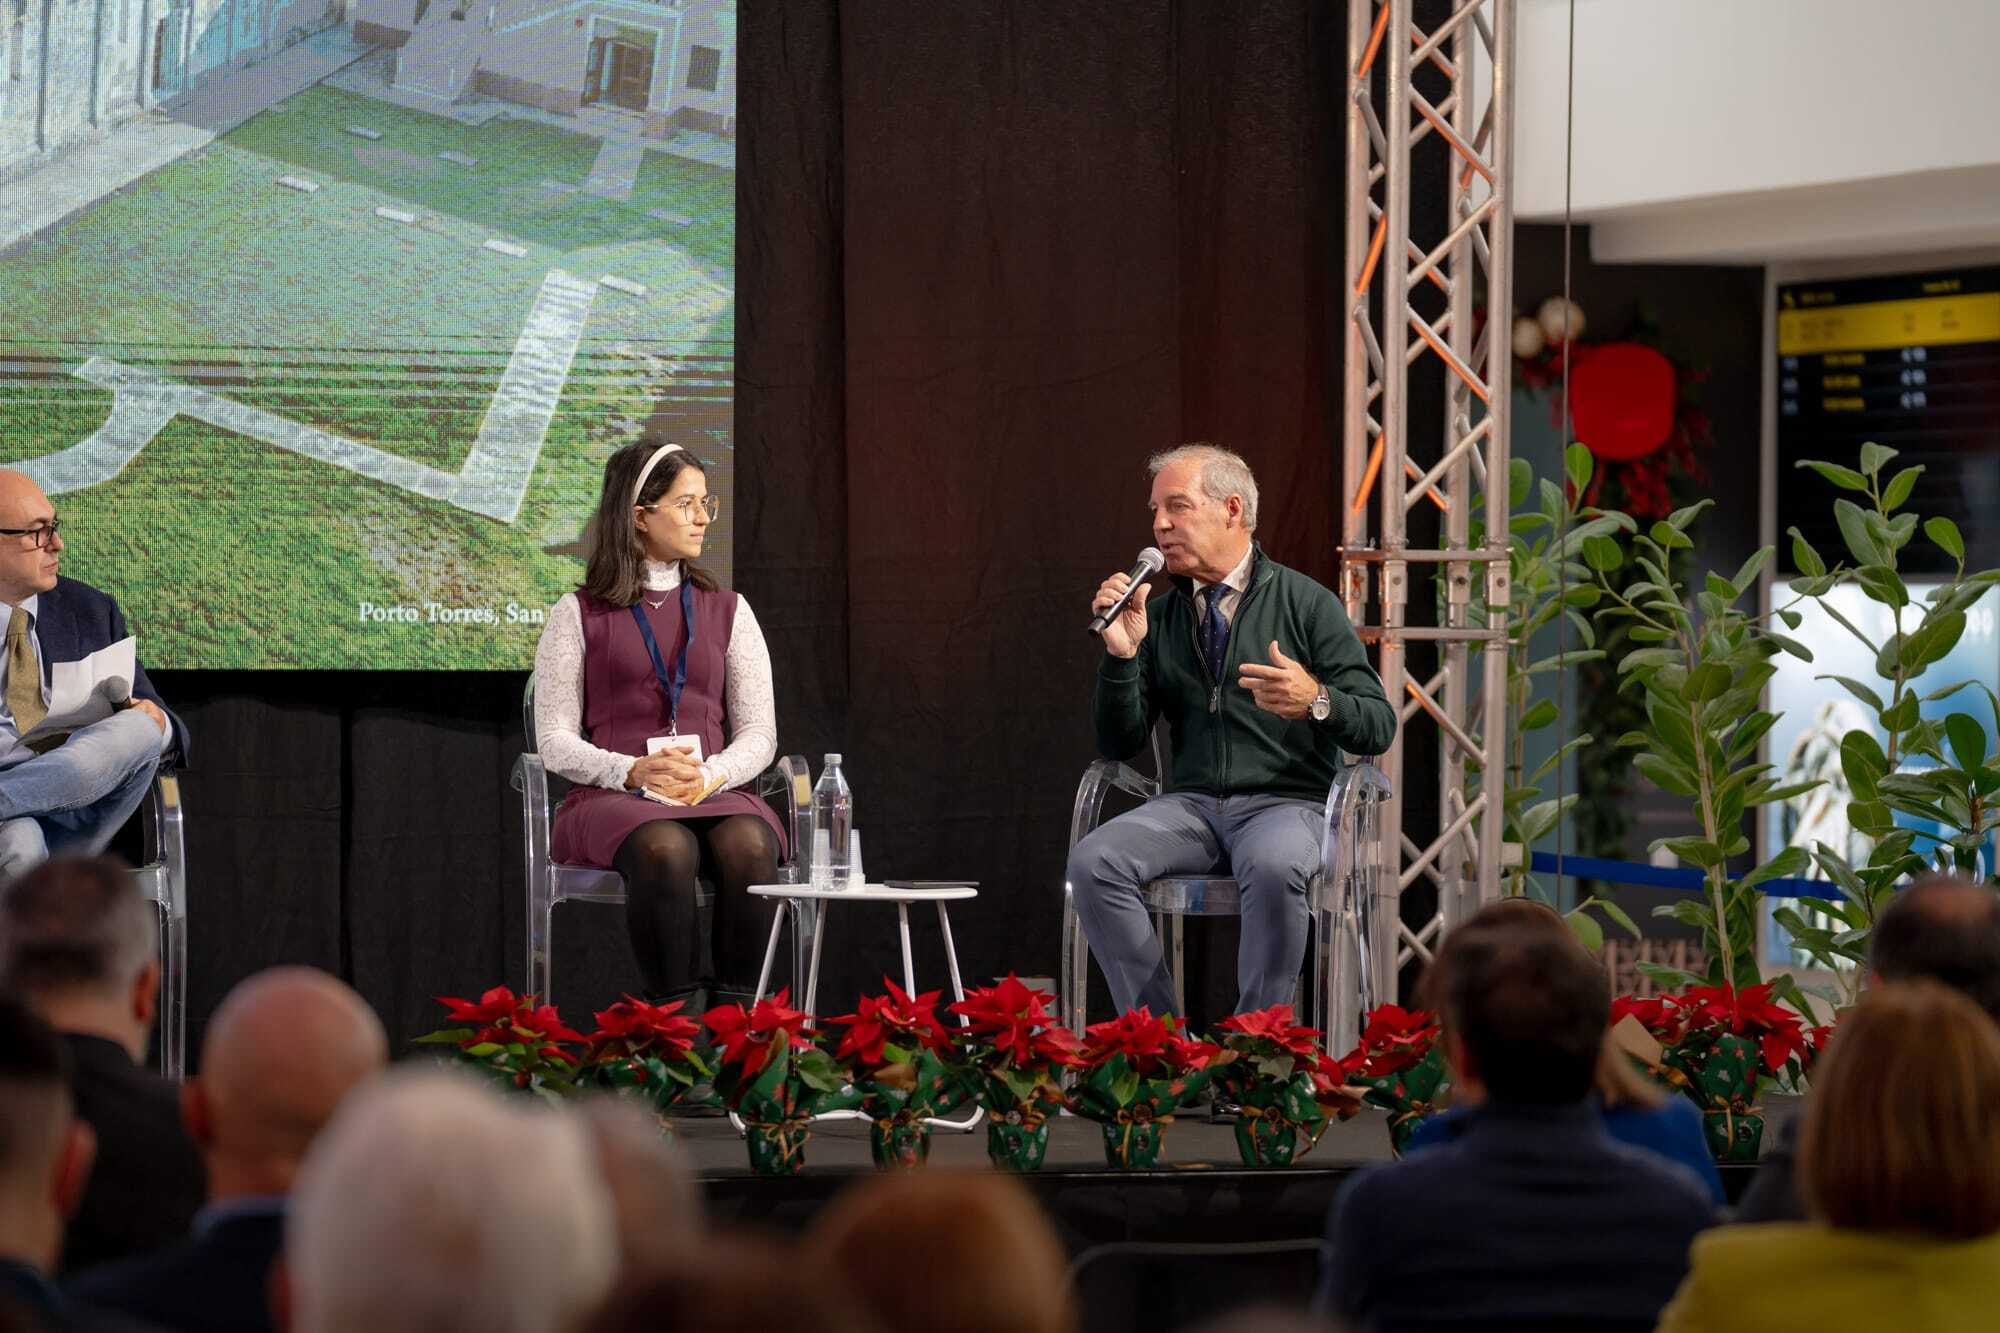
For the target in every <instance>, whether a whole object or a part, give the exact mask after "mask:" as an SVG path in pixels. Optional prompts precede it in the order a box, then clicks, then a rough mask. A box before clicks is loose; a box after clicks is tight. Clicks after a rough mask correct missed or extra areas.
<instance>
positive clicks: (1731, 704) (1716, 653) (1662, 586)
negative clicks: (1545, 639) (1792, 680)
mask: <svg viewBox="0 0 2000 1333" xmlns="http://www.w3.org/2000/svg"><path fill="white" fill-rule="evenodd" d="M1710 503H1711V502H1710V501H1708V500H1702V501H1700V502H1699V503H1696V504H1693V505H1689V506H1686V507H1685V508H1682V509H1677V510H1675V511H1674V512H1673V514H1671V515H1670V516H1669V517H1668V518H1667V519H1665V520H1664V521H1662V522H1658V523H1655V524H1653V525H1652V527H1651V528H1650V529H1649V530H1648V531H1647V532H1645V533H1635V535H1634V536H1633V537H1632V540H1631V562H1630V566H1629V570H1630V572H1629V573H1626V574H1622V575H1621V576H1620V577H1618V578H1614V574H1619V573H1620V571H1618V570H1617V569H1616V568H1615V567H1608V566H1609V565H1610V562H1609V561H1608V560H1607V561H1604V562H1600V563H1599V564H1598V565H1596V566H1594V567H1593V573H1594V577H1595V578H1596V580H1597V582H1598V586H1599V588H1600V589H1601V591H1602V594H1603V598H1604V603H1605V607H1604V614H1606V615H1610V616H1614V617H1618V618H1622V619H1623V620H1624V621H1625V622H1626V623H1627V625H1628V627H1629V629H1630V632H1631V635H1632V637H1633V639H1634V640H1636V641H1639V642H1642V643H1644V644H1646V645H1647V646H1645V647H1641V648H1637V649H1635V650H1634V651H1631V652H1628V653H1626V654H1625V656H1624V657H1623V659H1622V660H1620V662H1619V663H1618V670H1619V674H1620V675H1621V677H1622V678H1623V683H1622V688H1624V689H1627V690H1630V691H1632V692H1633V693H1635V694H1636V695H1637V696H1638V698H1639V699H1640V700H1641V701H1642V702H1643V704H1644V707H1645V713H1646V725H1645V726H1642V727H1635V728H1633V729H1632V730H1630V731H1628V732H1626V733H1625V735H1624V736H1622V737H1621V738H1620V739H1619V744H1620V745H1622V746H1626V747H1629V748H1630V749H1631V750H1632V751H1634V754H1633V760H1632V763H1633V767H1634V768H1636V769H1637V770H1638V771H1639V772H1640V773H1643V774H1644V775H1645V776H1646V777H1648V778H1649V779H1651V780H1652V781H1653V782H1655V783H1656V784H1658V785H1659V786H1660V787H1661V788H1663V789H1664V790H1666V791H1669V792H1672V793H1674V794H1676V795H1679V796H1684V797H1686V798H1688V799H1689V800H1691V801H1692V802H1693V803H1694V813H1695V816H1696V821H1697V823H1698V825H1699V827H1700V832H1698V833H1696V834H1693V835H1689V836H1684V837H1674V838H1661V839H1659V840H1657V841H1655V842H1654V843H1653V846H1654V848H1655V849H1656V850H1657V849H1659V848H1665V849H1666V850H1668V851H1671V852H1672V853H1674V855H1676V856H1678V857H1679V858H1680V859H1681V860H1683V861H1686V862H1688V863H1689V864H1691V865H1693V866H1695V867H1697V868H1699V869H1700V870H1701V871H1702V873H1703V878H1704V879H1705V880H1706V892H1705V895H1704V897H1703V898H1701V899H1687V900H1683V901H1680V902H1676V903H1672V904H1669V905H1667V906H1665V907H1663V908H1661V909H1658V911H1659V914H1660V915H1663V916H1668V917H1671V918H1673V919H1675V920H1677V921H1681V922H1683V923H1685V924H1688V925H1693V926H1695V927H1697V928H1699V929H1700V930H1701V932H1702V935H1703V939H1704V941H1705V943H1706V944H1707V946H1708V949H1709V958H1710V962H1709V974H1708V977H1707V980H1709V981H1710V982H1712V983H1714V984H1718V985H1734V986H1737V987H1746V986H1753V985H1756V984H1758V982H1759V981H1760V980H1761V979H1762V977H1761V972H1760V970H1759V967H1758V962H1757V948H1756V939H1757V901H1758V893H1757V886H1758V885H1759V884H1761V883H1763V882H1764V881H1765V880H1768V879H1775V878H1779V877H1782V876H1786V875H1793V874H1797V873H1798V872H1799V871H1800V870H1802V869H1804V867H1805V864H1806V858H1805V855H1804V853H1802V852H1799V851H1797V850H1795V849H1792V850H1787V851H1786V852H1783V853H1781V854H1780V855H1778V856H1777V857H1774V858H1773V859H1772V860H1770V861H1768V862H1766V863H1764V864H1763V865H1760V866H1758V867H1757V868H1756V869H1755V870H1753V871H1752V872H1751V873H1750V874H1748V875H1746V876H1744V877H1742V878H1741V879H1735V880H1732V879H1731V878H1730V874H1729V862H1730V860H1731V858H1734V857H1740V856H1743V855H1745V854H1746V853H1748V852H1749V851H1750V840H1749V839H1748V838H1747V837H1745V836H1744V833H1743V821H1744V818H1745V816H1746V815H1748V814H1749V813H1750V812H1751V811H1753V810H1755V809H1756V808H1757V807H1758V806H1762V805H1769V804H1771V803H1773V802H1776V801H1782V800H1785V799H1787V798H1788V797H1790V796H1793V795H1796V794H1798V792H1800V791H1803V790H1808V789H1809V787H1791V788H1788V787H1784V786H1781V785H1779V784H1778V783H1777V782H1776V781H1775V780H1774V779H1772V778H1771V777H1770V776H1768V774H1769V771H1770V765H1768V764H1762V763H1758V762H1757V742H1758V740H1759V739H1760V738H1761V737H1762V736H1763V735H1764V733H1765V732H1766V731H1768V730H1770V728H1771V725H1772V723H1773V722H1774V721H1775V720H1776V718H1775V717H1774V715H1772V714H1770V713H1768V712H1765V711H1764V710H1763V708H1762V707H1761V702H1762V698H1763V692H1764V685H1765V683H1766V682H1767V681H1768V680H1769V679H1770V678H1771V676H1772V674H1773V672H1774V668H1773V666H1772V664H1771V658H1773V657H1774V656H1776V655H1777V654H1778V653H1781V652H1784V653H1791V654H1794V655H1796V656H1799V657H1801V658H1803V659H1805V660H1807V661H1810V660H1811V656H1812V655H1811V652H1810V650H1809V649H1807V648H1806V647H1805V646H1804V645H1803V644H1799V643H1797V642H1795V641H1793V640H1790V639H1786V638H1785V637H1784V636H1782V635H1774V634H1772V633H1771V632H1769V631H1768V630H1767V629H1766V628H1765V627H1764V625H1763V623H1762V622H1761V621H1760V620H1759V618H1757V617H1755V616H1753V615H1752V614H1750V613H1749V612H1747V611H1745V610H1743V609H1742V608H1741V607H1740V606H1739V605H1738V603H1739V602H1741V601H1742V600H1743V598H1744V597H1745V595H1746V594H1750V593H1751V592H1752V591H1753V590H1754V589H1755V587H1756V585H1757V579H1758V576H1759V575H1760V574H1761V573H1762V570H1763V567H1764V564H1765V563H1766V562H1767V561H1768V560H1769V559H1770V556H1771V552H1770V550H1769V549H1768V548H1767V549H1765V550H1762V551H1759V552H1758V553H1757V554H1756V555H1754V556H1752V557H1751V558H1750V559H1749V560H1748V561H1746V562H1745V563H1744V565H1743V567H1742V568H1741V569H1739V570H1737V571H1736V574H1735V575H1734V576H1733V577H1729V578H1725V577H1723V576H1722V575H1720V574H1716V573H1712V572H1711V573H1709V574H1708V575H1707V576H1706V578H1705V579H1704V580H1703V583H1702V587H1701V589H1700V591H1698V592H1695V591H1692V590H1691V588H1690V586H1689V584H1690V582H1691V580H1687V579H1684V578H1681V577H1680V576H1678V575H1677V574H1675V573H1673V572H1671V566H1672V556H1673V553H1674V552H1675V551H1677V550H1683V549H1686V548H1688V547H1690V546H1692V541H1691V540H1690V539H1689V537H1688V536H1687V529H1688V527H1689V526H1690V525H1691V524H1692V523H1693V522H1694V520H1695V519H1696V518H1697V517H1699V516H1700V514H1701V513H1702V511H1703V510H1704V509H1706V508H1707V507H1708V505H1709V504H1710ZM1631 526H1636V525H1631ZM1621 583H1622V586H1621ZM1810 785H1817V784H1810Z"/></svg>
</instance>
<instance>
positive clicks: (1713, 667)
mask: <svg viewBox="0 0 2000 1333" xmlns="http://www.w3.org/2000/svg"><path fill="white" fill-rule="evenodd" d="M1730 681H1731V676H1730V674H1729V668H1728V667H1726V666H1723V665H1722V664H1721V663H1720V662H1703V663H1702V664H1701V665H1700V666H1698V667H1696V668H1695V669H1694V670H1693V671H1691V672H1689V673H1688V678H1687V684H1685V685H1683V686H1681V698H1683V699H1685V700H1687V701H1688V702H1689V703H1707V702H1708V701H1709V700H1710V699H1714V698H1717V697H1719V696H1720V695H1721V694H1722V692H1723V691H1724V690H1727V689H1728V688H1729V685H1730Z"/></svg>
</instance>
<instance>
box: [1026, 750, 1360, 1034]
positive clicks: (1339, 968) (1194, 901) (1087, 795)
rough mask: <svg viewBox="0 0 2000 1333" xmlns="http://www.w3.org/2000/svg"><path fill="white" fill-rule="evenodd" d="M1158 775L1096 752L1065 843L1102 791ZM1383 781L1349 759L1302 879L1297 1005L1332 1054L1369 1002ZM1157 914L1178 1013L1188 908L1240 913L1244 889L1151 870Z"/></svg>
mask: <svg viewBox="0 0 2000 1333" xmlns="http://www.w3.org/2000/svg"><path fill="white" fill-rule="evenodd" d="M1151 748H1152V754H1153V771H1154V772H1156V773H1165V772H1167V771H1168V770H1167V765H1168V759H1167V752H1166V737H1165V733H1164V732H1163V731H1155V732H1154V734H1153V741H1152V747H1151ZM1160 790H1161V783H1160V782H1159V780H1158V779H1155V778H1149V777H1146V776H1145V775H1144V774H1142V773H1140V772H1139V771H1138V770H1136V769H1134V768H1133V767H1132V766H1131V765H1130V764H1123V763H1116V762H1114V761H1111V760H1108V759H1100V760H1098V761H1097V762H1096V763H1094V764H1092V765H1091V766H1090V767H1089V768H1087V769H1085V770H1084V774H1083V781H1082V782H1080V783H1079V784H1078V785H1077V789H1076V805H1075V807H1074V809H1073V810H1072V812H1071V817H1070V830H1069V845H1070V846H1071V847H1075V846H1076V844H1077V843H1079V842H1081V841H1083V839H1084V838H1085V837H1086V836H1087V835H1088V834H1089V833H1090V832H1091V830H1093V829H1095V828H1096V827H1097V825H1098V823H1099V821H1100V820H1101V818H1102V815H1103V807H1104V798H1105V797H1106V796H1108V795H1110V794H1111V792H1113V791H1122V792H1125V793H1126V794H1128V795H1131V796H1135V797H1137V798H1138V799H1139V800H1141V801H1150V800H1152V799H1153V798H1154V797H1155V796H1158V795H1159V794H1160ZM1388 794H1389V780H1388V778H1386V777H1384V776H1383V774H1382V770H1381V769H1379V768H1377V767H1375V765H1374V764H1373V763H1372V762H1370V761H1369V760H1367V759H1356V760H1353V761H1350V762H1349V763H1348V764H1346V765H1345V766H1344V767H1343V768H1342V769H1341V771H1340V776H1339V777H1338V778H1336V779H1335V780H1334V783H1333V786H1332V787H1331V788H1330V789H1329V790H1328V791H1327V794H1326V809H1325V812H1324V816H1323V819H1322V823H1321V826H1320V870H1319V873H1318V874H1316V875H1315V876H1313V878H1312V881H1311V883H1310V884H1309V885H1308V886H1307V898H1308V901H1309V903H1310V905H1311V909H1312V935H1313V945H1312V963H1313V972H1312V981H1311V983H1310V986H1309V993H1308V994H1307V995H1306V997H1305V1001H1306V1002H1305V1003H1304V1004H1303V1005H1301V1006H1298V1007H1299V1008H1300V1009H1302V1010H1303V1011H1304V1013H1305V1015H1306V1021H1307V1022H1308V1023H1309V1024H1311V1025H1312V1026H1313V1027H1316V1028H1319V1029H1320V1030H1321V1031H1323V1032H1324V1033H1326V1044H1327V1046H1328V1048H1329V1049H1331V1050H1333V1051H1335V1052H1336V1053H1340V1052H1344V1051H1347V1050H1349V1049H1351V1048H1352V1047H1353V1045H1354V1043H1355V1042H1356V1041H1358V1040H1359V1039H1360V1026H1361V1017H1362V1015H1363V1014H1365V1013H1367V1011H1368V1010H1369V1009H1371V1008H1373V1007H1374V1005H1375V997H1374V987H1373V983H1372V981H1371V980H1370V967H1369V963H1370V961H1371V959H1370V951H1371V948H1372V947H1373V936H1372V929H1373V924H1374V923H1373V921H1372V913H1373V911H1374V907H1375V904H1374V898H1375V896H1376V894H1377V892H1379V891H1380V889H1381V881H1380V867H1381V866H1382V865H1383V864H1384V861H1383V857H1384V854H1385V844H1384V842H1383V836H1384V835H1383V829H1382V804H1383V801H1384V799H1385V798H1386V797H1387V796H1388ZM1072 894H1073V890H1072V888H1071V886H1070V885H1069V884H1067V883H1065V884H1064V885H1063V923H1062V961H1061V967H1060V972H1059V975H1058V977H1057V980H1056V986H1057V990H1058V992H1059V998H1060V1002H1061V1007H1062V1014H1063V1021H1064V1022H1065V1023H1067V1024H1068V1025H1069V1027H1070V1028H1071V1029H1072V1030H1074V1031H1075V1032H1076V1033H1077V1034H1078V1035H1079V1036H1080V1035H1082V1033H1083V1030H1084V1028H1085V1026H1086V1025H1087V1019H1086V1016H1085V1013H1084V1005H1085V995H1086V994H1087V989H1088V985H1089V981H1090V944H1089V942H1088V941H1087V940H1086V939H1085V938H1084V933H1083V922H1082V920H1081V919H1080V918H1079V917H1078V916H1077V913H1076V904H1075V901H1074V899H1073V896H1072ZM1139 894H1140V898H1141V900H1142V901H1143V902H1144V903H1145V904H1146V907H1147V908H1148V909H1149V910H1150V911H1151V912H1152V913H1153V920H1154V924H1155V927H1156V928H1157V929H1158V930H1159V932H1160V937H1161V941H1162V947H1163V948H1164V949H1165V950H1166V953H1167V960H1168V965H1169V967H1170V968H1171V970H1172V972H1173V977H1174V995H1175V998H1176V999H1177V1000H1178V1001H1179V1003H1180V1005H1181V1007H1182V1010H1183V1012H1185V1010H1186V1006H1187V975H1186V967H1185V963H1184V958H1183V952H1182V923H1183V921H1184V920H1185V919H1186V918H1187V917H1190V916H1238V915H1240V914H1241V912H1242V894H1241V890H1240V889H1239V888H1238V886H1237V883H1236V881H1235V880H1233V879H1230V878H1228V877H1226V876H1188V877H1183V878H1174V879H1156V880H1153V881H1152V882H1150V883H1148V884H1146V885H1144V886H1143V887H1142V888H1141V889H1140V890H1139Z"/></svg>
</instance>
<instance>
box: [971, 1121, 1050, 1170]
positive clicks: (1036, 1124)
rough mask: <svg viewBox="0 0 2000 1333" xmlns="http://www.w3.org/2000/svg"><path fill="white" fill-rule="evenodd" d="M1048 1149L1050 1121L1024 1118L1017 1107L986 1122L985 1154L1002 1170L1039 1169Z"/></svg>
mask: <svg viewBox="0 0 2000 1333" xmlns="http://www.w3.org/2000/svg"><path fill="white" fill-rule="evenodd" d="M1048 1151H1049V1122H1048V1121H1047V1120H1046V1119H1044V1118H1043V1117H1041V1116H1036V1117H1034V1118H1033V1120H1032V1121H1030V1120H1027V1119H1024V1118H1023V1117H1022V1115H1021V1113H1020V1111H1019V1110H1012V1111H1008V1112H1007V1113H1006V1114H1005V1115H1001V1116H992V1117H991V1118H989V1119H988V1120H987V1122H986V1156H987V1158H988V1160H990V1161H991V1162H992V1163H993V1165H995V1166H997V1167H999V1168H1000V1169H1001V1170H1002V1171H1039V1170H1041V1169H1042V1158H1043V1157H1044V1156H1045V1155H1046V1154H1047V1153H1048Z"/></svg>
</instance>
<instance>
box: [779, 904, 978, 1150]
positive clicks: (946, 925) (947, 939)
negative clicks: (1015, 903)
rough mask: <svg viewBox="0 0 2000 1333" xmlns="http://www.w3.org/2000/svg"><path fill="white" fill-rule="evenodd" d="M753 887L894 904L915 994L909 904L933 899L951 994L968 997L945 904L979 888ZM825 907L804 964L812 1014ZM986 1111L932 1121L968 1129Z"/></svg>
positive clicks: (906, 985)
mask: <svg viewBox="0 0 2000 1333" xmlns="http://www.w3.org/2000/svg"><path fill="white" fill-rule="evenodd" d="M750 892H751V893H753V894H755V895H756V896H757V897H759V898H784V899H791V900H794V901H801V902H813V903H815V904H824V905H825V907H830V906H832V905H833V904H834V903H894V904H896V926H897V929H898V930H899V931H900V932H901V934H902V938H903V989H904V990H905V991H907V992H909V993H910V994H911V995H915V994H916V993H917V969H916V963H915V962H914V961H913V960H912V958H911V956H910V904H911V903H935V904H936V905H937V914H938V931H939V933H940V934H942V935H943V936H944V956H945V963H946V965H947V966H948V967H949V968H950V969H951V993H952V996H953V997H954V998H955V999H959V1000H963V999H964V998H965V982H964V980H963V979H962V978H961V977H960V975H959V971H958V948H957V946H956V945H954V944H953V943H952V940H951V913H950V912H949V911H948V910H946V908H945V904H946V903H955V902H963V901H964V900H965V899H967V898H977V897H978V896H979V890H978V889H976V888H974V887H973V886H972V885H970V884H948V885H943V886H941V887H938V888H926V889H896V888H891V887H889V886H888V885H887V884H864V885H862V886H861V887H860V888H852V889H817V888H814V887H813V886H812V885H810V884H752V885H751V886H750ZM825 907H822V908H821V915H820V919H819V920H818V921H817V922H815V923H814V926H813V937H812V960H811V962H809V963H808V964H807V966H806V993H805V1000H804V1003H803V1004H802V1005H801V1006H800V1007H801V1008H802V1009H803V1010H804V1011H805V1012H806V1013H808V1014H810V1013H812V1012H813V1011H814V1008H815V1005H816V1004H817V1002H818V999H819V947H820V941H821V940H823V939H825V938H826V916H827V915H828V914H827V913H826V911H825ZM784 920H785V914H784V913H783V912H778V913H776V914H774V915H773V916H772V918H771V940H770V943H769V944H767V945H765V946H764V967H763V970H761V971H760V972H758V974H757V999H759V1000H761V999H763V998H764V994H765V992H766V991H767V990H768V989H769V988H770V985H771V966H772V964H773V963H775V962H776V961H777V957H778V933H779V931H780V929H781V928H782V927H783V924H784ZM815 1021H817V1020H815ZM970 1021H971V1020H969V1019H967V1018H965V1017H963V1016H962V1015H961V1016H960V1018H959V1022H960V1023H961V1024H969V1023H970ZM860 1114H861V1113H860V1112H858V1111H832V1112H829V1113H828V1116H829V1118H831V1117H834V1116H840V1117H851V1116H857V1115H860ZM984 1116H985V1108H983V1107H975V1108H974V1109H973V1113H972V1116H971V1118H970V1119H966V1120H946V1119H943V1118H933V1119H931V1121H930V1122H929V1123H931V1124H933V1125H942V1126H944V1127H945V1128H947V1129H955V1130H958V1131H960V1132H961V1133H965V1134H970V1133H971V1132H972V1130H973V1127H974V1126H976V1125H977V1124H978V1123H979V1122H980V1120H981V1119H982V1118H983V1117H984Z"/></svg>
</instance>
